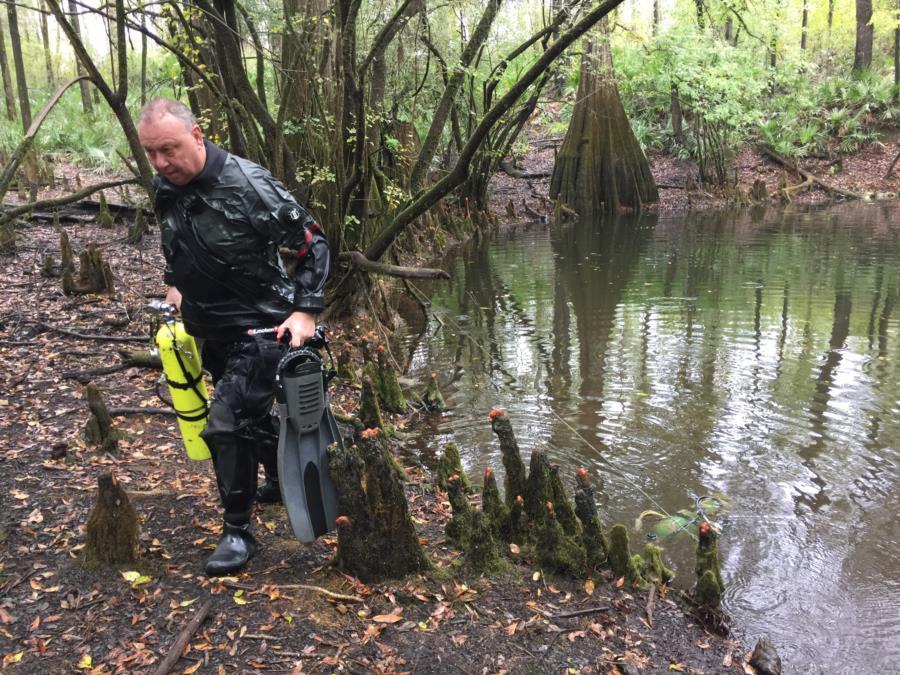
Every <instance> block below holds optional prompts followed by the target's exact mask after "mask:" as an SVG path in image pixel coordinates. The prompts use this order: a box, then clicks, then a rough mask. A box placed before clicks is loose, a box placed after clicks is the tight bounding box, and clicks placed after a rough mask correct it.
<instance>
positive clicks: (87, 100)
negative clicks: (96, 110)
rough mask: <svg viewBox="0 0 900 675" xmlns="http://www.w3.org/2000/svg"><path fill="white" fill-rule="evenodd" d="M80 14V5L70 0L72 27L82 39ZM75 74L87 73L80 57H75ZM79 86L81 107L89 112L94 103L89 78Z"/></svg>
mask: <svg viewBox="0 0 900 675" xmlns="http://www.w3.org/2000/svg"><path fill="white" fill-rule="evenodd" d="M78 14H79V9H78V5H76V4H75V0H69V21H71V23H72V29H73V30H74V31H75V35H77V36H78V39H79V40H81V24H80V23H79V19H78ZM75 74H76V75H78V76H79V77H81V76H82V75H85V74H86V72H85V70H84V65H83V64H82V63H81V60H80V59H75ZM78 86H79V87H81V109H82V110H83V111H84V112H85V113H89V112H91V110H93V104H92V103H91V91H90V88H89V86H88V82H87V80H81V82H79V83H78Z"/></svg>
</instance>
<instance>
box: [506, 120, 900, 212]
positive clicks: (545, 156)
mask: <svg viewBox="0 0 900 675" xmlns="http://www.w3.org/2000/svg"><path fill="white" fill-rule="evenodd" d="M529 134H530V135H531V137H532V139H533V141H532V142H531V143H530V144H529V145H528V148H529V149H528V151H527V153H526V155H525V157H524V158H523V159H522V160H521V161H519V162H517V164H516V168H517V169H519V170H520V171H521V172H523V173H525V174H532V175H533V176H534V177H528V178H514V177H512V176H510V175H508V174H506V173H502V172H501V173H498V174H497V176H495V177H494V179H493V181H492V183H491V186H492V188H493V190H492V193H491V208H492V210H493V212H494V213H495V214H497V216H498V217H499V218H500V219H501V222H502V223H504V224H510V223H514V222H526V221H528V220H532V219H535V218H538V217H542V218H550V217H552V214H553V203H552V202H551V201H550V199H549V194H550V174H551V173H552V171H553V161H554V152H555V151H556V150H557V149H558V148H559V146H560V145H561V144H562V138H561V137H548V136H546V135H545V134H544V133H543V132H542V131H541V130H540V129H539V128H534V127H532V128H530V129H529ZM898 151H900V139H898V134H897V132H896V130H894V131H888V132H885V133H884V134H883V137H882V140H881V142H879V143H874V144H872V145H869V146H867V147H865V148H863V149H861V150H859V151H858V152H856V153H853V154H850V155H846V156H844V157H843V158H841V160H840V161H834V160H827V159H814V160H801V161H800V166H801V167H802V168H803V169H806V170H807V171H810V172H812V173H813V174H815V175H816V176H817V177H820V178H822V179H823V180H824V181H826V182H827V183H828V184H830V185H833V186H834V187H837V188H840V189H843V190H848V191H851V192H860V193H865V194H867V195H872V194H876V195H885V194H886V193H894V195H897V194H898V192H900V163H898V165H897V166H894V167H893V170H892V171H891V173H890V174H888V169H889V168H890V167H891V163H892V162H893V160H894V159H895V158H896V156H897V152H898ZM649 160H650V165H651V170H652V172H653V177H654V178H655V180H656V183H657V185H658V187H659V203H658V204H655V205H652V206H651V208H650V210H651V212H657V213H677V212H685V211H689V210H700V209H721V208H726V207H729V206H731V205H733V199H732V198H731V197H730V196H729V195H728V194H726V193H725V192H724V191H722V190H717V189H715V188H713V187H710V186H701V185H700V181H699V174H698V171H697V166H696V164H695V163H694V162H692V161H689V160H682V159H677V158H676V157H673V156H671V155H667V154H663V153H658V152H651V153H650V155H649ZM733 168H734V171H735V172H736V176H737V187H738V189H739V190H741V191H742V192H744V193H750V191H751V190H752V188H753V185H754V183H755V182H756V181H762V183H763V184H765V186H766V189H767V192H768V194H769V199H768V203H771V204H773V205H778V204H781V203H782V201H781V197H780V193H779V190H780V187H781V183H782V181H786V185H788V186H796V185H800V184H801V183H804V178H803V177H802V176H799V175H798V174H797V173H795V172H794V171H787V170H786V169H785V168H784V167H783V166H782V165H780V164H778V163H777V162H776V161H774V160H772V159H771V158H770V157H768V156H767V155H766V154H764V152H762V151H761V150H760V149H759V148H755V147H747V148H744V149H742V150H741V151H740V152H739V153H738V155H737V157H736V158H735V161H734V165H733ZM840 198H841V197H840V196H839V195H835V194H834V193H832V192H829V191H827V190H825V189H824V188H822V187H821V186H819V185H812V186H810V187H809V188H804V189H802V190H797V191H794V192H791V193H790V199H791V202H792V203H795V204H824V203H827V202H829V201H833V200H835V199H840ZM510 203H512V206H513V209H514V210H515V217H510V215H509V213H510V212H509V204H510Z"/></svg>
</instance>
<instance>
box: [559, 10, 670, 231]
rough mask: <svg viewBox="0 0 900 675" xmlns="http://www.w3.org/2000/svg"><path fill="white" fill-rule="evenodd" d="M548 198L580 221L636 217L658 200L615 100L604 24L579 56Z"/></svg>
mask: <svg viewBox="0 0 900 675" xmlns="http://www.w3.org/2000/svg"><path fill="white" fill-rule="evenodd" d="M550 197H551V198H552V199H559V200H560V201H561V202H563V203H564V204H568V205H569V206H571V207H572V208H574V209H575V211H577V212H578V214H579V215H581V216H591V215H594V214H598V213H619V212H621V211H622V210H626V209H627V210H633V211H635V212H639V211H641V209H642V208H643V207H644V205H646V204H649V203H652V202H655V201H658V199H659V193H658V191H657V189H656V183H654V181H653V175H652V174H651V173H650V165H649V163H648V162H647V158H646V157H645V156H644V152H643V150H642V149H641V146H640V144H639V143H638V141H637V139H636V138H635V136H634V133H633V132H632V131H631V125H630V123H629V121H628V117H627V116H626V114H625V108H624V107H623V106H622V101H621V99H620V98H619V89H618V85H617V84H616V80H615V72H614V70H613V64H612V54H611V52H610V48H609V29H608V27H607V25H606V22H605V21H603V22H601V26H600V29H599V30H598V31H597V33H595V35H593V36H592V37H591V39H589V41H588V43H587V45H586V48H585V50H584V53H583V55H582V61H581V80H580V82H579V85H578V95H577V99H576V104H575V110H574V111H573V113H572V121H571V122H570V124H569V130H568V132H567V134H566V139H565V141H563V144H562V147H561V148H560V151H559V155H558V157H557V160H556V166H555V167H554V170H553V177H552V178H551V180H550Z"/></svg>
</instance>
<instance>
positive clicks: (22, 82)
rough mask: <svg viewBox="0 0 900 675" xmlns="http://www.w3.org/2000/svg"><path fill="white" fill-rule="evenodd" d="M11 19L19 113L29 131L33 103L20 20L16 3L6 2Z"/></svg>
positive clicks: (11, 39)
mask: <svg viewBox="0 0 900 675" xmlns="http://www.w3.org/2000/svg"><path fill="white" fill-rule="evenodd" d="M6 12H7V16H8V17H9V43H10V47H11V48H12V53H13V62H14V63H15V65H16V85H17V87H16V88H17V89H18V90H19V111H20V112H21V113H22V129H23V131H26V132H27V131H28V127H30V126H31V101H30V100H29V99H28V80H27V79H26V76H25V59H24V58H23V56H22V39H21V37H20V36H19V19H18V16H17V14H16V3H15V2H12V0H7V2H6Z"/></svg>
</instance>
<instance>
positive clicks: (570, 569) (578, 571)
mask: <svg viewBox="0 0 900 675" xmlns="http://www.w3.org/2000/svg"><path fill="white" fill-rule="evenodd" d="M545 511H546V514H545V516H544V518H543V523H542V524H541V526H540V528H539V529H538V536H537V543H536V551H537V561H538V564H539V565H540V566H541V569H544V570H550V571H552V572H556V573H558V574H567V575H570V576H575V577H580V576H582V575H583V574H584V572H585V564H586V558H585V552H584V548H583V547H582V546H581V542H580V541H578V540H577V539H575V538H574V537H570V536H569V535H567V534H566V533H565V531H564V530H563V528H562V525H560V523H559V520H557V518H556V512H555V510H554V508H553V504H552V503H549V502H548V503H547V504H546V505H545Z"/></svg>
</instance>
